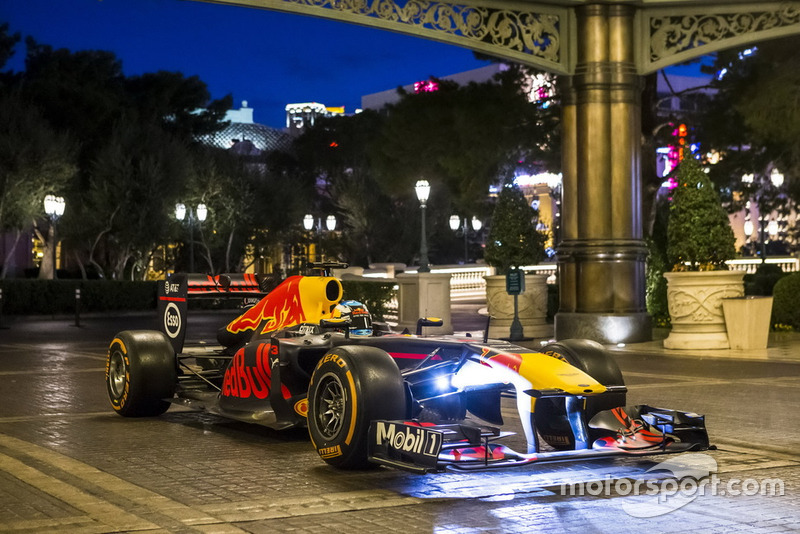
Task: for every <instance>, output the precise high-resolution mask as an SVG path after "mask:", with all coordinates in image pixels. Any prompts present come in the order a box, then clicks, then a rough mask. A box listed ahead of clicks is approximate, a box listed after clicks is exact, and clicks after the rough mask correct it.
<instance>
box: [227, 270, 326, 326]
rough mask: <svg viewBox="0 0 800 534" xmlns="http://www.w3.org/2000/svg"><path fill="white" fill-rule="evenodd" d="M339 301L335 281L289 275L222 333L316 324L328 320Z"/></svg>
mask: <svg viewBox="0 0 800 534" xmlns="http://www.w3.org/2000/svg"><path fill="white" fill-rule="evenodd" d="M341 298H342V286H341V283H340V282H339V281H338V280H336V279H333V278H324V277H304V276H292V277H289V278H287V279H286V280H284V282H283V283H282V284H281V285H279V286H278V287H276V288H275V289H274V290H273V291H272V292H271V293H270V294H269V295H267V296H266V297H264V298H263V299H261V301H259V303H258V304H256V305H255V306H253V307H252V308H250V309H249V310H247V311H246V312H245V313H243V314H242V315H240V316H239V317H237V318H236V319H234V320H233V321H231V322H230V323H229V324H228V326H227V327H226V330H227V331H228V332H230V333H231V334H238V333H240V332H245V331H248V330H259V331H260V333H262V334H266V333H268V332H274V331H276V330H280V329H282V328H288V327H290V326H295V325H298V324H300V323H304V322H313V323H316V322H319V321H320V319H323V318H329V317H331V312H332V310H333V308H334V306H335V305H336V303H337V302H339V300H341Z"/></svg>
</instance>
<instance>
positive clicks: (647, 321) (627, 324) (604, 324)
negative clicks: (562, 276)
mask: <svg viewBox="0 0 800 534" xmlns="http://www.w3.org/2000/svg"><path fill="white" fill-rule="evenodd" d="M555 333H556V339H571V338H579V339H592V340H594V341H597V342H598V343H603V344H605V345H609V344H616V343H642V342H645V341H652V338H653V331H652V318H651V317H650V315H648V314H647V313H645V312H641V313H628V314H601V313H574V312H573V313H567V312H558V313H557V314H556V318H555Z"/></svg>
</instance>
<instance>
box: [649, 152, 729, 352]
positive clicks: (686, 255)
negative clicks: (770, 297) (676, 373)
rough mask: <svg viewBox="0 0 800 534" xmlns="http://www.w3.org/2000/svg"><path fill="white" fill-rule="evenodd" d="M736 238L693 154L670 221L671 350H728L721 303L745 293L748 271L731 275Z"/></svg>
mask: <svg viewBox="0 0 800 534" xmlns="http://www.w3.org/2000/svg"><path fill="white" fill-rule="evenodd" d="M734 244H735V238H734V235H733V230H731V227H730V222H729V220H728V216H727V214H726V213H725V210H724V209H723V208H722V203H721V201H720V199H719V195H718V194H717V192H716V190H715V189H714V186H713V184H712V183H711V180H709V178H708V176H707V175H706V173H705V172H703V169H702V167H701V166H700V163H699V162H698V161H697V160H696V159H694V158H693V157H691V156H687V157H685V158H684V159H683V161H681V163H680V165H679V167H678V187H677V188H676V189H675V190H674V191H673V198H672V205H671V206H670V211H669V220H668V223H667V259H668V265H672V272H667V273H664V277H665V278H666V279H667V304H668V307H669V315H670V320H671V323H672V331H671V332H670V334H669V336H668V337H667V338H666V339H665V340H664V347H666V348H669V349H726V348H729V343H728V335H727V331H726V328H725V317H724V314H723V309H722V300H723V299H727V298H735V297H742V296H743V295H744V282H743V278H744V272H741V271H729V270H728V266H727V264H726V263H725V262H726V261H727V260H729V259H731V258H733V257H734V255H735V253H736V250H735V246H734Z"/></svg>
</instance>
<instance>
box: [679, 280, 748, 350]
mask: <svg viewBox="0 0 800 534" xmlns="http://www.w3.org/2000/svg"><path fill="white" fill-rule="evenodd" d="M744 274H745V273H744V272H743V271H700V272H694V271H693V272H678V273H664V278H666V279H667V305H668V306H669V316H670V320H671V322H672V331H671V332H670V334H669V336H668V337H667V339H665V340H664V347H665V348H667V349H727V348H730V344H729V343H728V333H727V330H726V327H725V315H724V313H723V310H722V299H729V298H736V297H741V296H743V295H744V282H743V279H744Z"/></svg>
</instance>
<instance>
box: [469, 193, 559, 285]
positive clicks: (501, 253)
mask: <svg viewBox="0 0 800 534" xmlns="http://www.w3.org/2000/svg"><path fill="white" fill-rule="evenodd" d="M538 216H539V212H538V211H537V210H535V209H533V208H532V207H531V206H529V205H528V202H527V201H526V200H525V195H523V194H522V191H520V190H519V188H517V187H515V186H513V185H506V186H505V187H503V189H502V191H500V194H499V195H498V196H497V204H496V205H495V208H494V213H493V215H492V221H491V227H490V229H489V237H488V242H487V244H486V251H485V253H484V258H485V259H486V263H488V264H489V265H491V266H493V267H495V268H496V269H497V271H498V273H499V274H503V273H506V272H507V271H508V270H510V269H512V268H514V267H522V266H523V265H532V264H536V263H539V262H540V261H542V260H543V259H544V255H545V253H544V243H545V241H546V239H547V236H546V235H545V234H543V233H542V232H539V231H538V230H537V229H536V220H537V219H538Z"/></svg>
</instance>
